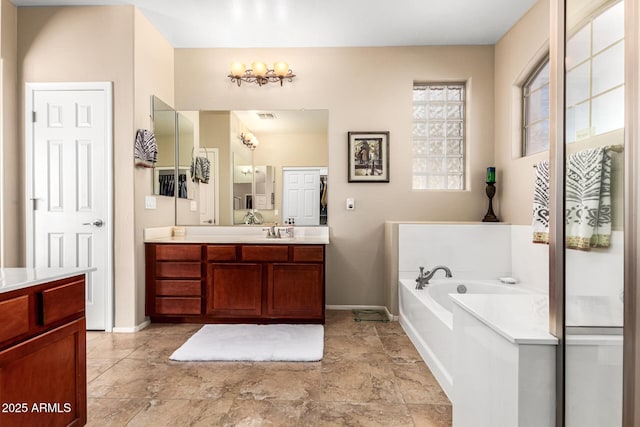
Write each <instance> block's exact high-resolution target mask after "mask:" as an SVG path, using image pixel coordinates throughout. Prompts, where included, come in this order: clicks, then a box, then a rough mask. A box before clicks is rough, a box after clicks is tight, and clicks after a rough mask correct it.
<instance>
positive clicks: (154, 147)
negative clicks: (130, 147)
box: [134, 129, 158, 168]
mask: <svg viewBox="0 0 640 427" xmlns="http://www.w3.org/2000/svg"><path fill="white" fill-rule="evenodd" d="M134 157H135V159H136V166H144V167H146V168H152V167H153V166H154V165H155V164H156V162H157V161H158V143H157V142H156V137H155V135H154V134H153V132H152V131H150V130H147V129H138V131H137V132H136V142H135V147H134Z"/></svg>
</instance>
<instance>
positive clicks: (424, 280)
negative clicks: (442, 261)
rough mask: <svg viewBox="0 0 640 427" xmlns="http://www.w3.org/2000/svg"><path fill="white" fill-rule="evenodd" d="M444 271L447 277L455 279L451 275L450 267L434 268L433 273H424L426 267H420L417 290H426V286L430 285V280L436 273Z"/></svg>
mask: <svg viewBox="0 0 640 427" xmlns="http://www.w3.org/2000/svg"><path fill="white" fill-rule="evenodd" d="M438 270H443V271H444V273H445V277H453V274H451V270H449V267H445V266H444V265H438V266H436V267H433V269H432V270H431V271H427V272H426V273H425V272H424V267H420V273H419V274H418V278H417V279H416V289H424V286H425V285H428V284H429V280H431V278H433V275H434V274H436V271H438Z"/></svg>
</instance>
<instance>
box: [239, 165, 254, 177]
mask: <svg viewBox="0 0 640 427" xmlns="http://www.w3.org/2000/svg"><path fill="white" fill-rule="evenodd" d="M240 172H242V175H249V174H250V173H251V172H252V170H251V166H244V167H243V168H242V169H241V170H240Z"/></svg>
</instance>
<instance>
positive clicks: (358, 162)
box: [348, 132, 389, 182]
mask: <svg viewBox="0 0 640 427" xmlns="http://www.w3.org/2000/svg"><path fill="white" fill-rule="evenodd" d="M348 145H349V150H348V151H349V152H348V155H349V157H348V158H349V174H348V176H349V182H389V132H349V133H348Z"/></svg>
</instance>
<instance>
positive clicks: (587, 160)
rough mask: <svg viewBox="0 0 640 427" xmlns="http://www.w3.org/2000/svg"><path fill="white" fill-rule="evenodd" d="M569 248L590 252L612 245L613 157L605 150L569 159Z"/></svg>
mask: <svg viewBox="0 0 640 427" xmlns="http://www.w3.org/2000/svg"><path fill="white" fill-rule="evenodd" d="M565 221H566V246H567V248H570V249H580V250H589V249H590V248H606V247H609V245H610V243H611V155H610V153H609V152H608V150H607V149H606V147H597V148H591V149H588V150H583V151H579V152H577V153H574V154H572V155H570V156H569V162H568V166H567V177H566V216H565Z"/></svg>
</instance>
